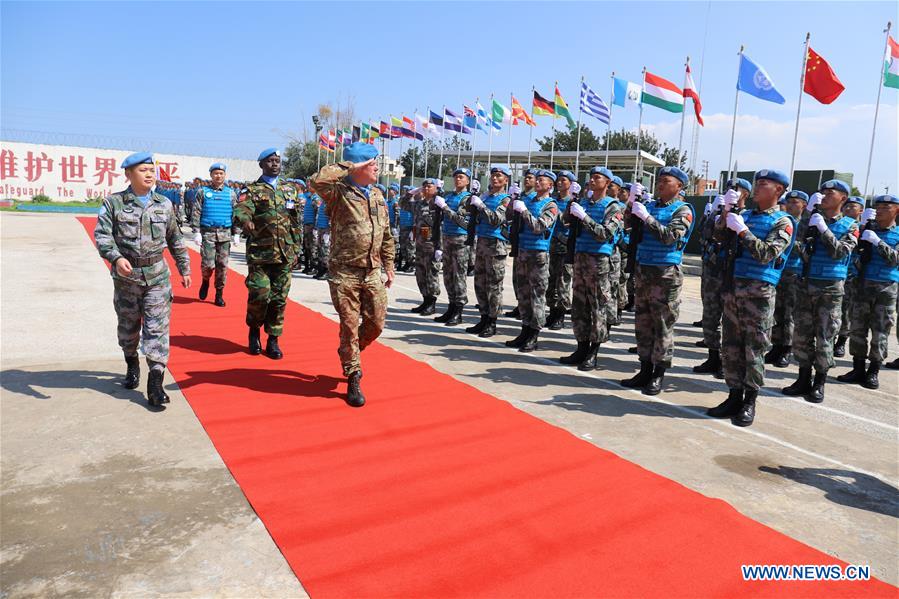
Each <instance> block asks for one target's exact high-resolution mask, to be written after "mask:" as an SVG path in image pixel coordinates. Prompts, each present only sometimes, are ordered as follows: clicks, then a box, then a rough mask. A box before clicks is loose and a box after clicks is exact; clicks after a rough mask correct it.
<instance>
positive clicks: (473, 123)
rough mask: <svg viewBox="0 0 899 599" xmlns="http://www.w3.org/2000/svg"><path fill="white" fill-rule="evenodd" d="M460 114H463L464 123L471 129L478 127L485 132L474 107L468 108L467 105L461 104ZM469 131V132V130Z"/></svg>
mask: <svg viewBox="0 0 899 599" xmlns="http://www.w3.org/2000/svg"><path fill="white" fill-rule="evenodd" d="M462 114H463V115H464V118H463V123H464V124H465V126H466V127H468V128H470V129H472V130H474V129H480V130H481V131H484V132H485V133H486V132H487V130H486V129H484V127H482V126H481V123H480V122H479V119H478V115H477V113H475V111H474V109H472V108H469V107H468V106H463V107H462ZM463 133H464V131H463ZM469 133H471V131H469Z"/></svg>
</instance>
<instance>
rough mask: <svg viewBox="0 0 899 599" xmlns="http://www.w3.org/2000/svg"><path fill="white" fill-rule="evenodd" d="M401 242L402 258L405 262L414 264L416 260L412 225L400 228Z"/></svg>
mask: <svg viewBox="0 0 899 599" xmlns="http://www.w3.org/2000/svg"><path fill="white" fill-rule="evenodd" d="M399 244H400V251H399V256H400V260H402V262H403V263H404V264H412V263H413V261H414V260H415V241H414V240H413V239H412V227H402V228H400V236H399Z"/></svg>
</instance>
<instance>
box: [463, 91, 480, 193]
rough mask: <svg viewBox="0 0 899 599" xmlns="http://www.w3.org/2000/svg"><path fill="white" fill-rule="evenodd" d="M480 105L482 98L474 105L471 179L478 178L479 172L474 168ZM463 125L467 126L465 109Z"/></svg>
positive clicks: (477, 99)
mask: <svg viewBox="0 0 899 599" xmlns="http://www.w3.org/2000/svg"><path fill="white" fill-rule="evenodd" d="M480 103H481V98H480V97H477V98H475V99H474V105H475V109H474V110H475V114H474V129H472V130H471V178H472V179H474V178H475V177H476V176H477V172H476V171H475V168H474V146H475V143H476V142H477V139H478V138H477V135H475V134H476V133H477V132H478V113H477V110H478V108H477V107H478V105H480ZM462 124H463V125H464V124H465V110H464V109H463V110H462Z"/></svg>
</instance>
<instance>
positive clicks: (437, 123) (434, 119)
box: [428, 110, 443, 135]
mask: <svg viewBox="0 0 899 599" xmlns="http://www.w3.org/2000/svg"><path fill="white" fill-rule="evenodd" d="M430 113H431V114H430V115H429V116H428V120H429V121H431V124H432V125H434V127H441V128H443V117H442V116H441V115H439V114H437V113H436V112H434V111H433V110H431V111H430ZM435 131H436V129H435ZM435 135H439V133H435Z"/></svg>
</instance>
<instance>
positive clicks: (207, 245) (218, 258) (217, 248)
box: [200, 230, 231, 289]
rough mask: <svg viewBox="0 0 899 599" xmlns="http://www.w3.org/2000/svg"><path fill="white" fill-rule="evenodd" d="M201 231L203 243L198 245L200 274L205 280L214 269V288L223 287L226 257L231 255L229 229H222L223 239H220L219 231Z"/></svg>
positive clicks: (225, 274)
mask: <svg viewBox="0 0 899 599" xmlns="http://www.w3.org/2000/svg"><path fill="white" fill-rule="evenodd" d="M201 233H202V237H203V243H202V245H201V246H200V274H201V275H202V276H203V280H204V281H205V280H206V279H208V278H209V277H211V276H212V273H213V271H215V288H216V289H224V288H225V279H226V278H227V276H228V257H229V256H230V255H231V238H230V231H229V230H226V231H224V237H225V240H224V241H222V240H221V238H222V236H223V235H222V234H221V232H217V231H210V230H207V231H202V232H201Z"/></svg>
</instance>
